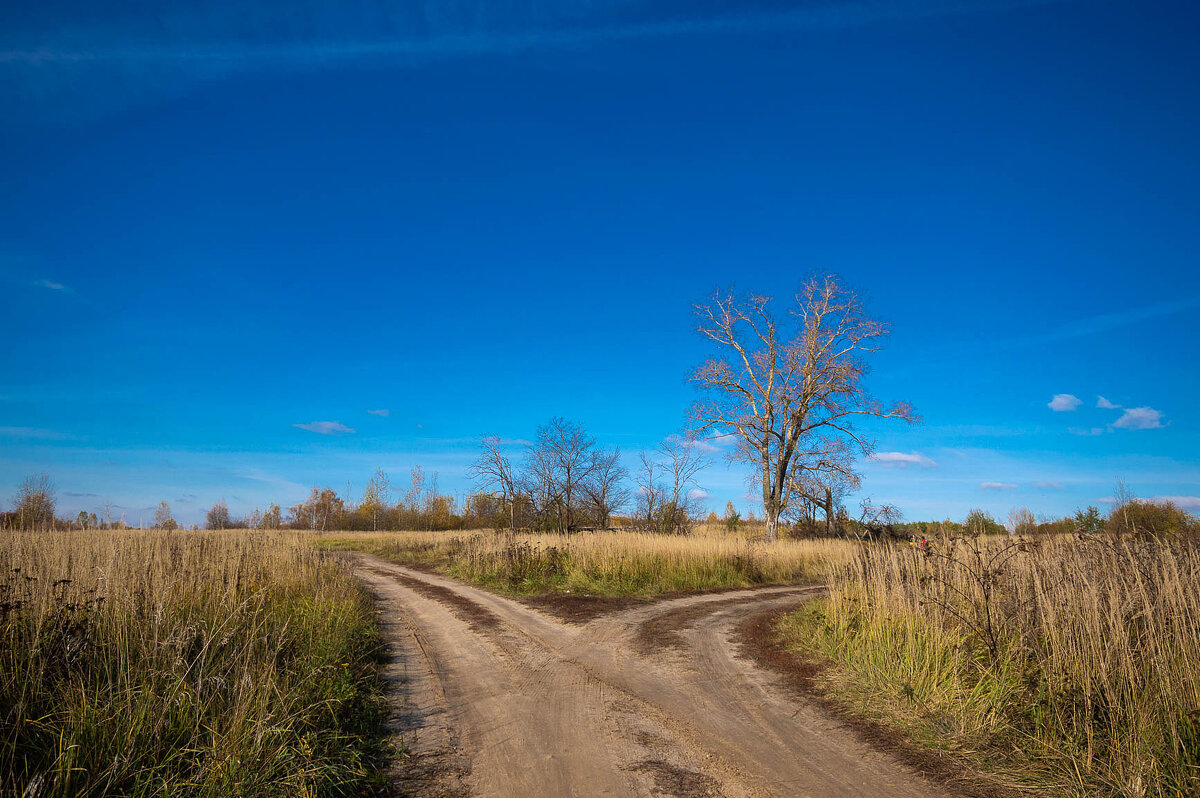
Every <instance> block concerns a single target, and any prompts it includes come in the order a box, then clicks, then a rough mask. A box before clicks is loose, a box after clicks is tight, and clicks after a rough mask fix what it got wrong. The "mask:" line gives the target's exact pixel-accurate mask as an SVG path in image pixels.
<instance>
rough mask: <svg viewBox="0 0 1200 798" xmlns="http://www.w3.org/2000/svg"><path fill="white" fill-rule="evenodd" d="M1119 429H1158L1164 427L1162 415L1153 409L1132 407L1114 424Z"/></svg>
mask: <svg viewBox="0 0 1200 798" xmlns="http://www.w3.org/2000/svg"><path fill="white" fill-rule="evenodd" d="M1113 426H1114V427H1116V428H1117V429H1158V428H1160V427H1162V413H1161V412H1159V411H1157V410H1155V409H1154V408H1153V407H1131V408H1129V409H1128V410H1126V411H1125V412H1124V413H1122V414H1121V417H1120V418H1118V419H1117V420H1116V421H1114V422H1113Z"/></svg>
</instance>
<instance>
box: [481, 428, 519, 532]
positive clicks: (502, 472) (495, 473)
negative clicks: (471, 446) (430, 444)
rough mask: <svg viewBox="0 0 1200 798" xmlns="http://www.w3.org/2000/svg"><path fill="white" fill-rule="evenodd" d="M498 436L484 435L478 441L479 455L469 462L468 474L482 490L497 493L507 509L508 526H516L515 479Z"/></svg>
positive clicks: (513, 527)
mask: <svg viewBox="0 0 1200 798" xmlns="http://www.w3.org/2000/svg"><path fill="white" fill-rule="evenodd" d="M501 446H502V444H501V442H500V438H499V436H496V435H484V436H483V438H482V439H480V441H479V448H480V452H479V457H478V459H476V460H475V462H474V463H472V464H471V467H470V474H471V476H472V477H473V478H474V479H475V481H476V483H477V485H478V486H479V487H480V488H481V489H483V490H484V491H488V492H493V493H499V494H500V502H501V505H502V506H503V507H504V509H506V510H507V511H508V528H509V529H516V528H517V514H516V509H517V502H516V497H517V480H516V477H515V475H514V474H513V467H512V461H511V460H510V459H509V457H508V455H506V454H505V453H504V450H503V449H502V448H501Z"/></svg>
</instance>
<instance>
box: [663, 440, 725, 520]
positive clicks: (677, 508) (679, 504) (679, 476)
mask: <svg viewBox="0 0 1200 798" xmlns="http://www.w3.org/2000/svg"><path fill="white" fill-rule="evenodd" d="M658 451H659V453H660V454H661V455H662V461H661V463H662V469H663V471H664V472H665V473H666V476H667V478H668V479H669V480H670V481H671V487H670V491H671V498H670V499H669V500H668V502H669V506H670V509H671V512H670V515H671V518H670V519H667V524H666V525H667V526H669V527H670V531H672V532H674V533H676V534H679V533H681V532H686V531H687V530H688V528H689V527H690V525H691V517H692V512H693V508H692V504H693V503H694V502H693V500H692V490H693V489H695V488H697V487H698V486H697V484H696V475H697V474H699V473H700V472H701V471H703V470H704V469H706V468H708V467H709V466H710V465H712V459H711V458H709V457H708V456H707V455H706V454H705V453H704V452H703V451H702V450H701V448H700V447H699V445H698V444H697V441H696V437H695V435H694V433H691V432H687V433H684V434H682V435H672V436H670V437H668V438H667V439H666V440H664V441H663V442H662V443H661V444H659V447H658ZM663 531H666V530H663Z"/></svg>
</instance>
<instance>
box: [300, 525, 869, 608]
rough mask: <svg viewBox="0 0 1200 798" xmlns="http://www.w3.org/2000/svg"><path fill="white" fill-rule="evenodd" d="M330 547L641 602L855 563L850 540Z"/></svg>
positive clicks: (484, 536)
mask: <svg viewBox="0 0 1200 798" xmlns="http://www.w3.org/2000/svg"><path fill="white" fill-rule="evenodd" d="M319 545H321V546H323V547H327V548H352V549H357V550H360V551H367V552H370V553H371V554H375V555H378V556H380V557H383V558H384V559H387V560H390V561H392V562H396V563H401V564H409V565H412V564H416V565H423V566H426V567H430V568H432V569H434V570H436V571H439V572H440V573H443V574H446V575H447V576H453V577H455V578H457V579H462V580H463V581H465V582H470V583H472V584H476V585H479V586H481V587H485V588H488V589H491V590H495V591H497V592H501V593H506V594H509V595H518V596H529V595H538V594H547V593H551V594H555V593H557V594H564V593H571V594H575V595H589V594H590V595H597V596H638V597H643V598H648V597H652V596H656V595H659V594H661V593H669V592H673V591H694V590H711V589H720V588H744V587H753V586H755V585H775V584H794V583H799V582H813V581H819V580H821V579H824V578H825V577H826V576H827V575H828V574H829V573H830V571H831V569H832V568H833V566H835V565H836V564H839V563H844V562H847V561H849V559H850V558H851V557H852V556H853V554H854V551H855V548H856V547H855V544H853V543H850V542H847V541H843V540H824V539H822V540H779V541H775V542H772V543H766V542H763V541H753V540H749V539H746V538H744V537H740V536H728V535H724V534H712V535H706V534H703V533H700V532H698V533H697V534H693V535H686V536H684V535H655V534H647V533H642V532H589V533H581V534H574V535H561V534H538V535H531V534H513V533H508V532H487V531H481V532H473V533H465V534H459V533H455V534H447V533H428V532H426V533H422V532H399V533H378V534H369V535H362V534H351V533H339V534H333V535H327V536H323V537H322V538H320V541H319Z"/></svg>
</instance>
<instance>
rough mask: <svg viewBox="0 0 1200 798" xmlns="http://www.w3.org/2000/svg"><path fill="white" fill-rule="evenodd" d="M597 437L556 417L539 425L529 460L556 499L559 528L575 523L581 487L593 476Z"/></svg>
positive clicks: (542, 486)
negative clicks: (594, 449)
mask: <svg viewBox="0 0 1200 798" xmlns="http://www.w3.org/2000/svg"><path fill="white" fill-rule="evenodd" d="M595 443H596V441H595V439H594V438H592V437H590V436H589V435H588V434H587V433H586V432H585V431H584V429H583V427H582V426H581V425H579V424H576V423H575V422H572V421H567V420H566V419H564V418H560V417H557V416H556V417H554V418H552V419H550V421H549V422H548V423H546V424H545V425H544V426H541V427H538V431H537V438H536V439H535V441H534V444H533V446H531V447H530V457H529V458H528V460H527V463H528V465H529V467H530V469H531V470H533V471H535V472H536V473H535V480H536V481H537V482H538V483H540V487H541V488H542V489H543V490H545V491H546V493H547V495H548V496H552V497H553V500H554V507H553V510H554V511H555V513H556V515H557V528H558V529H559V531H561V532H567V531H569V530H570V529H571V527H572V526H573V525H574V522H575V518H576V515H577V514H578V506H577V505H578V503H579V500H580V498H581V493H582V487H583V485H584V484H585V482H586V481H587V479H588V478H589V477H590V476H591V472H592V467H593V465H594V463H593V460H592V448H593V446H595Z"/></svg>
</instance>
